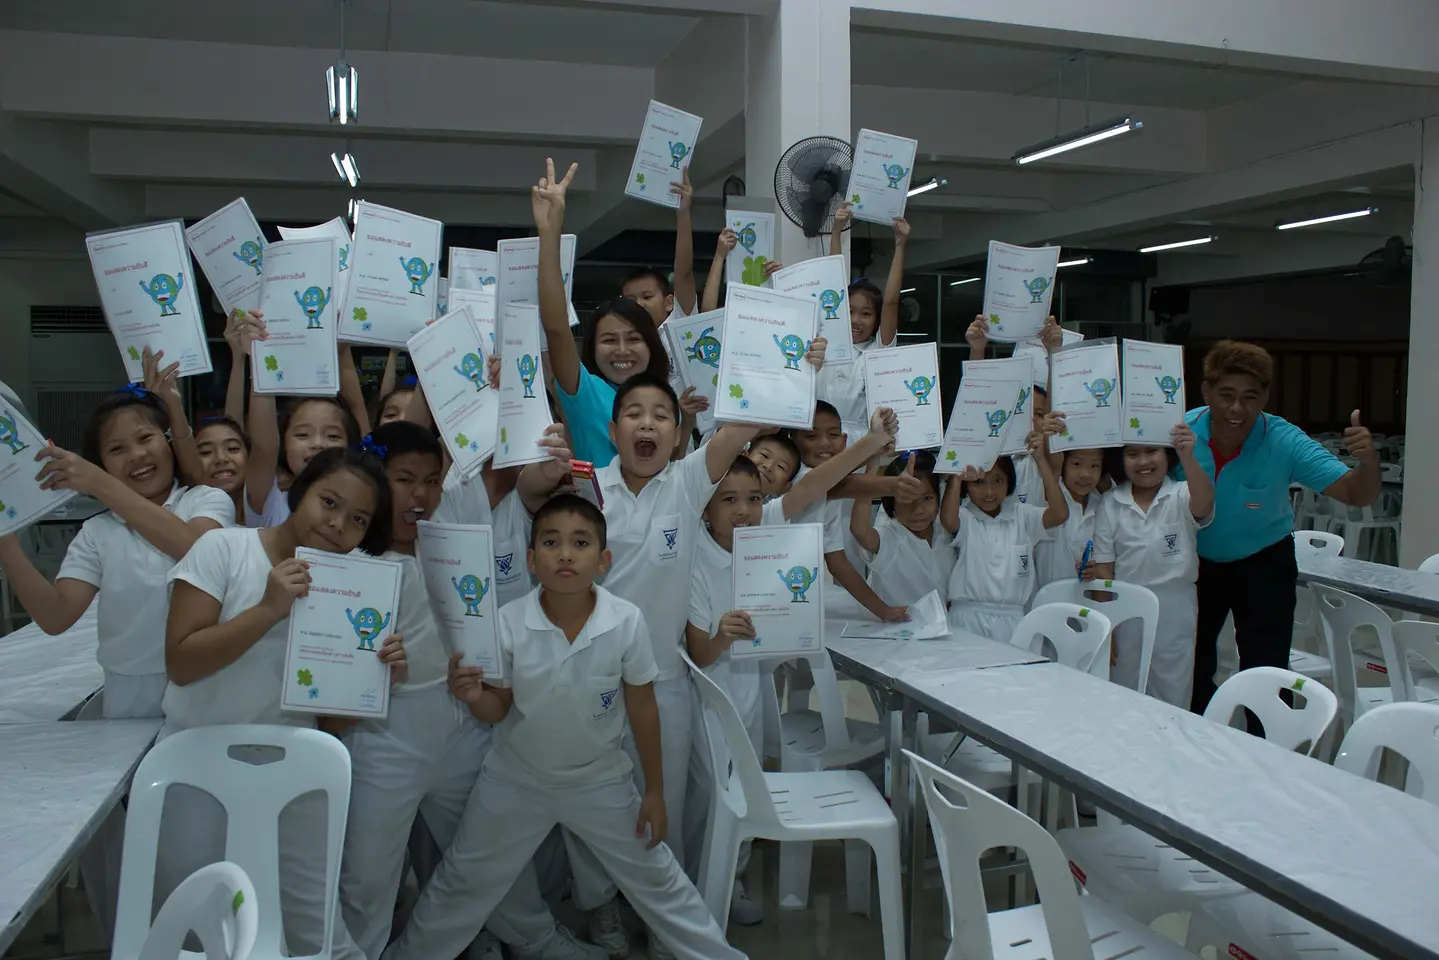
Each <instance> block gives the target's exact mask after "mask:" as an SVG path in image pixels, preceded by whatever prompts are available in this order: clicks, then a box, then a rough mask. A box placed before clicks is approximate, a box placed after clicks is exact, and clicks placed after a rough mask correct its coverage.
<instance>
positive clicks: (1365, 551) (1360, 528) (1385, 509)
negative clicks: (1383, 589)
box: [1329, 492, 1402, 564]
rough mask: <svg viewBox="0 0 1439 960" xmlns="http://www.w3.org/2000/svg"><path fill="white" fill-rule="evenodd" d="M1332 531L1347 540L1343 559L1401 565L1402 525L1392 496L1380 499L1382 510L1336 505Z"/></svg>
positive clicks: (1384, 496)
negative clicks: (1400, 540) (1399, 563)
mask: <svg viewBox="0 0 1439 960" xmlns="http://www.w3.org/2000/svg"><path fill="white" fill-rule="evenodd" d="M1334 509H1335V513H1334V515H1333V516H1332V517H1331V518H1330V520H1329V529H1330V530H1332V531H1333V532H1335V533H1337V534H1339V535H1340V536H1342V537H1343V538H1344V556H1346V557H1353V558H1355V559H1358V560H1368V561H1370V562H1373V563H1389V564H1397V563H1398V562H1399V533H1400V528H1401V526H1402V522H1401V521H1400V519H1399V516H1398V512H1397V509H1398V508H1397V502H1396V501H1395V499H1394V495H1393V494H1392V493H1388V492H1386V493H1381V494H1380V495H1379V508H1378V509H1375V508H1374V507H1373V506H1372V505H1371V506H1363V507H1354V506H1349V505H1347V504H1342V503H1341V504H1336V506H1335V508H1334Z"/></svg>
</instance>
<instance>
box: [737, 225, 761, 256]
mask: <svg viewBox="0 0 1439 960" xmlns="http://www.w3.org/2000/svg"><path fill="white" fill-rule="evenodd" d="M735 239H736V241H737V242H738V243H739V245H740V246H742V247H744V249H745V252H746V253H754V245H755V244H756V243H758V242H759V235H758V234H756V233H755V232H754V224H752V223H747V224H745V225H744V226H743V227H742V228H740V231H739V232H738V233H736V234H735Z"/></svg>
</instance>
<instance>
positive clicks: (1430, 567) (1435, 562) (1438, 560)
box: [1419, 553, 1439, 573]
mask: <svg viewBox="0 0 1439 960" xmlns="http://www.w3.org/2000/svg"><path fill="white" fill-rule="evenodd" d="M1419 572H1420V573H1439V553H1436V554H1434V556H1432V557H1430V558H1429V559H1427V560H1425V561H1424V562H1423V563H1421V564H1419Z"/></svg>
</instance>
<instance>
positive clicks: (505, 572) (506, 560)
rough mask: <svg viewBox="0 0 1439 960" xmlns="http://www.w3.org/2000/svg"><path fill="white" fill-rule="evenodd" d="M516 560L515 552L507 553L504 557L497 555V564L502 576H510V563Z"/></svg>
mask: <svg viewBox="0 0 1439 960" xmlns="http://www.w3.org/2000/svg"><path fill="white" fill-rule="evenodd" d="M514 560H515V555H514V554H513V553H507V554H505V555H504V556H503V557H495V566H496V567H497V568H499V571H500V576H502V577H505V576H509V573H510V564H512V563H513V562H514Z"/></svg>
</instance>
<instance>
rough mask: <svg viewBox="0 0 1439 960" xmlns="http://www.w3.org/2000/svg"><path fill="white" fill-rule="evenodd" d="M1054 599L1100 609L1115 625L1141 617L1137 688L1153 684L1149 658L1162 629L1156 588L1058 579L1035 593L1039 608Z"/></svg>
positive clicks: (1114, 582)
mask: <svg viewBox="0 0 1439 960" xmlns="http://www.w3.org/2000/svg"><path fill="white" fill-rule="evenodd" d="M1104 594H1108V595H1109V596H1110V599H1108V600H1102V599H1100V596H1101V595H1104ZM1050 603H1074V604H1079V605H1080V606H1082V607H1087V608H1089V609H1090V610H1097V611H1099V612H1100V613H1102V614H1104V615H1105V616H1106V617H1108V618H1109V624H1110V628H1111V629H1113V628H1115V627H1118V626H1120V625H1121V624H1124V623H1127V622H1128V621H1130V620H1138V621H1139V625H1140V630H1141V637H1140V650H1139V683H1138V686H1137V688H1136V689H1137V692H1139V693H1143V692H1144V691H1145V688H1146V687H1148V685H1149V662H1150V660H1151V659H1152V658H1153V656H1154V639H1155V635H1156V631H1158V629H1159V598H1158V597H1156V596H1155V595H1154V591H1153V590H1150V589H1149V588H1148V587H1142V586H1140V585H1139V584H1137V583H1125V582H1124V581H1123V580H1091V581H1088V582H1084V581H1080V580H1070V579H1065V580H1056V581H1055V582H1054V583H1050V584H1046V585H1045V586H1044V587H1042V588H1040V591H1039V593H1038V594H1036V595H1035V597H1034V606H1035V608H1039V607H1042V606H1045V605H1046V604H1050ZM1111 645H1112V641H1111Z"/></svg>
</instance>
